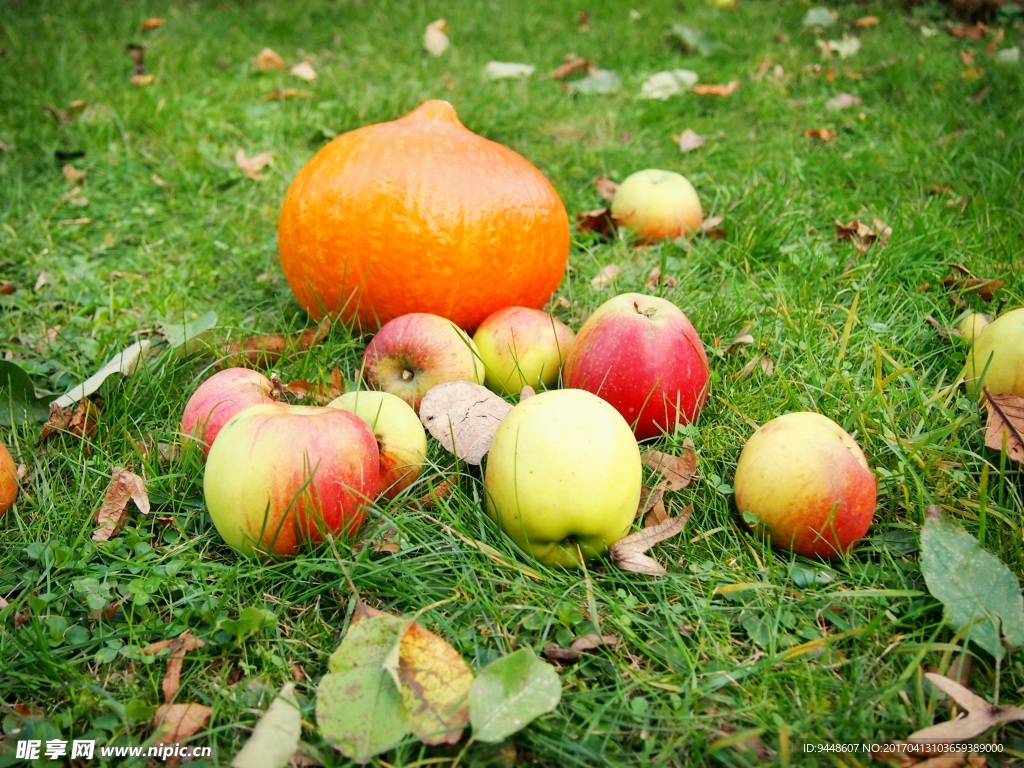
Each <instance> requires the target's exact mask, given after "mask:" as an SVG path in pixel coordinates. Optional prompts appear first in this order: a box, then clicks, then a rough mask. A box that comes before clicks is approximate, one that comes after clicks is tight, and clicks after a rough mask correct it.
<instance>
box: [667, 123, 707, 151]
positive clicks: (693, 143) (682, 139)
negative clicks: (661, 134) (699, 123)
mask: <svg viewBox="0 0 1024 768" xmlns="http://www.w3.org/2000/svg"><path fill="white" fill-rule="evenodd" d="M672 141H674V142H675V143H676V144H678V145H679V151H680V152H692V151H693V150H695V149H700V148H701V147H703V146H704V142H705V141H706V139H705V138H704V137H703V136H701V135H700V134H699V133H697V132H695V131H691V130H690V129H689V128H687V129H686V130H684V131H683V132H682V133H681V134H679V135H678V136H673V137H672Z"/></svg>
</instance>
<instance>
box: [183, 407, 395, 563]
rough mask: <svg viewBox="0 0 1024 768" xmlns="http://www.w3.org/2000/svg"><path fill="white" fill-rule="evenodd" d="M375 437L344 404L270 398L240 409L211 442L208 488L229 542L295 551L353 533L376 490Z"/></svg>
mask: <svg viewBox="0 0 1024 768" xmlns="http://www.w3.org/2000/svg"><path fill="white" fill-rule="evenodd" d="M379 476H380V456H379V455H378V453H377V441H376V440H375V439H374V437H373V433H372V432H371V431H370V428H369V427H367V426H366V424H365V423H364V422H363V420H362V419H360V418H359V417H358V416H356V415H355V414H352V413H348V412H347V411H343V410H341V409H340V408H326V407H320V406H310V405H289V404H286V403H267V404H265V405H253V406H251V407H249V408H246V409H245V410H244V411H241V412H239V413H238V414H236V415H235V416H234V417H233V418H232V419H231V420H230V421H228V423H227V424H225V425H224V427H223V429H221V431H220V434H219V435H218V436H217V439H216V441H214V443H213V445H212V446H211V447H210V454H209V456H208V457H207V461H206V473H205V478H204V482H203V491H204V494H205V496H206V506H207V509H208V510H209V511H210V517H211V518H212V519H213V524H214V525H215V526H216V528H217V531H218V532H219V533H220V535H221V536H222V537H223V538H224V541H225V542H227V543H228V544H230V545H231V546H232V547H234V548H235V549H238V550H241V551H242V552H253V551H258V552H266V553H270V554H274V555H292V554H295V552H296V551H297V550H298V549H299V548H300V546H302V545H304V544H311V543H317V542H319V541H322V539H323V537H324V534H325V533H330V534H332V535H334V536H341V537H345V536H351V535H353V534H354V533H355V532H356V531H357V530H358V529H359V526H360V525H362V523H363V520H364V519H365V517H366V510H365V507H366V505H368V504H369V503H370V502H371V500H372V499H373V496H374V494H375V493H376V492H377V483H378V479H379Z"/></svg>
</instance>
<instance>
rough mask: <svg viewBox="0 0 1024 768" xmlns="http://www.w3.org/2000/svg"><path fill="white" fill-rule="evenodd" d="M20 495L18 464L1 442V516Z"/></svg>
mask: <svg viewBox="0 0 1024 768" xmlns="http://www.w3.org/2000/svg"><path fill="white" fill-rule="evenodd" d="M17 495H18V466H17V465H16V464H15V463H14V457H13V456H11V452H10V451H9V450H7V446H6V445H4V444H3V443H0V516H3V514H4V512H6V511H7V510H8V509H10V508H11V505H12V504H13V503H14V499H15V497H16V496H17Z"/></svg>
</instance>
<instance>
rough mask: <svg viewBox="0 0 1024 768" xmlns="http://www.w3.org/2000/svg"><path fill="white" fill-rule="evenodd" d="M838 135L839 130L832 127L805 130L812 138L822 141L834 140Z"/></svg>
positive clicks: (805, 134) (806, 134) (805, 133)
mask: <svg viewBox="0 0 1024 768" xmlns="http://www.w3.org/2000/svg"><path fill="white" fill-rule="evenodd" d="M838 135H839V131H836V130H833V129H832V128H808V129H807V130H806V131H804V136H808V137H810V138H812V139H820V140H821V141H832V139H834V138H835V137H836V136H838Z"/></svg>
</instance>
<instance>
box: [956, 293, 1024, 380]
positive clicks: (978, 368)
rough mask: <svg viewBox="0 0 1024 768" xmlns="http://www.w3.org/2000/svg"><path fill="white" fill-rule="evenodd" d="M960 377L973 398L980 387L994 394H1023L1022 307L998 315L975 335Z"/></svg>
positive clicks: (1023, 344) (1023, 313)
mask: <svg viewBox="0 0 1024 768" xmlns="http://www.w3.org/2000/svg"><path fill="white" fill-rule="evenodd" d="M963 377H964V383H965V385H966V387H967V393H968V394H969V395H971V396H972V397H978V396H979V395H980V394H981V389H982V387H983V386H984V387H986V388H987V389H988V391H989V392H991V393H992V394H993V395H1003V394H1012V395H1017V396H1018V397H1024V307H1018V308H1017V309H1013V310H1010V311H1009V312H1007V313H1005V314H1002V315H1000V316H999V317H997V318H996V319H995V320H993V321H992V322H991V323H989V324H988V325H987V326H985V328H984V330H982V332H981V333H979V334H978V336H977V338H976V339H975V340H974V344H973V345H972V346H971V349H970V351H969V352H968V353H967V365H966V366H965V367H964V372H963Z"/></svg>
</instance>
